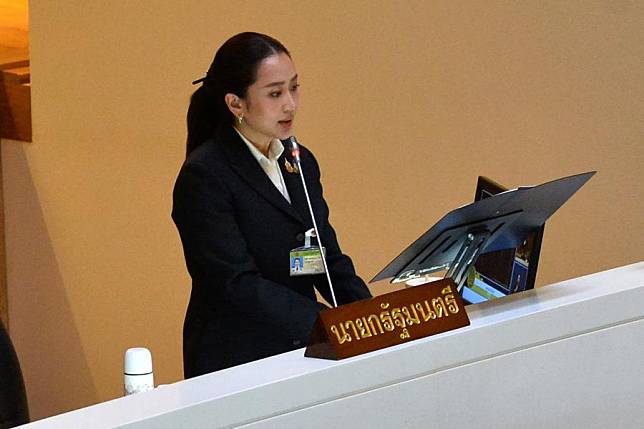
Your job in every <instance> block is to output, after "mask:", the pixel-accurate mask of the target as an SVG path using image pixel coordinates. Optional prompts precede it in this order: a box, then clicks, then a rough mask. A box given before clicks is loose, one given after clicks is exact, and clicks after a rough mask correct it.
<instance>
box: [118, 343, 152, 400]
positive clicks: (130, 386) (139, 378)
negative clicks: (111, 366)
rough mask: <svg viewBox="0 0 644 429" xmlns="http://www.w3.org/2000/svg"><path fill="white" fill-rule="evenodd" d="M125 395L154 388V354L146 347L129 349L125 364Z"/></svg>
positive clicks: (126, 353)
mask: <svg viewBox="0 0 644 429" xmlns="http://www.w3.org/2000/svg"><path fill="white" fill-rule="evenodd" d="M123 376H124V379H125V380H124V382H125V395H132V394H134V393H139V392H146V391H148V390H152V389H154V374H153V372H152V354H151V353H150V350H148V349H146V348H144V347H135V348H131V349H127V351H126V352H125V364H124V366H123Z"/></svg>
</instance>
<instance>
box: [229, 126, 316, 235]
mask: <svg viewBox="0 0 644 429" xmlns="http://www.w3.org/2000/svg"><path fill="white" fill-rule="evenodd" d="M217 134H218V136H219V140H220V142H221V144H222V146H223V150H224V153H225V154H226V156H227V157H228V163H229V164H230V166H231V167H232V169H233V171H235V173H237V174H238V175H239V176H240V177H241V178H242V179H243V180H244V181H245V182H246V183H248V185H249V186H251V187H252V188H253V189H255V190H256V191H257V193H258V194H259V195H261V196H262V197H263V198H265V199H266V200H267V201H268V202H269V203H271V204H273V205H274V206H275V207H277V208H278V209H280V210H282V211H283V212H284V213H286V214H287V215H289V216H291V217H293V218H294V219H296V220H297V221H299V222H300V223H310V221H309V219H310V216H308V215H307V211H304V212H302V202H304V208H305V209H306V208H307V206H306V200H305V199H304V190H303V189H302V183H301V179H300V178H299V175H296V174H293V173H288V172H287V171H286V169H285V166H284V164H285V163H284V161H285V160H286V159H289V158H290V154H288V150H284V152H283V153H282V156H280V157H279V159H278V164H279V166H280V170H281V171H282V176H283V177H284V182H285V183H286V188H287V189H288V193H289V196H290V198H291V204H289V202H288V201H287V200H286V198H284V196H283V195H282V193H281V192H280V191H279V190H278V189H277V188H276V187H275V185H274V184H273V182H271V180H270V179H269V178H268V176H267V175H266V173H265V172H264V170H262V167H261V166H260V165H259V163H258V162H257V160H256V159H255V157H254V156H253V154H252V153H251V152H250V150H249V149H248V147H246V144H245V143H244V142H243V141H242V139H241V138H240V137H239V135H238V134H237V132H236V131H235V130H234V129H233V128H232V127H231V126H222V127H220V128H219V130H218V132H217ZM287 156H288V158H287ZM289 162H291V160H290V159H289ZM303 215H304V216H303Z"/></svg>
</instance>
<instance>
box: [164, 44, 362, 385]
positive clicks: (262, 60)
mask: <svg viewBox="0 0 644 429" xmlns="http://www.w3.org/2000/svg"><path fill="white" fill-rule="evenodd" d="M198 82H201V83H202V86H201V87H200V88H199V89H197V91H195V93H194V94H193V96H192V98H191V101H190V107H189V109H188V148H187V149H188V155H187V158H186V161H185V163H184V164H183V167H182V168H181V171H180V173H179V177H178V179H177V182H176V185H175V189H174V206H173V210H172V218H173V220H174V222H175V224H176V225H177V228H178V230H179V234H180V236H181V241H182V243H183V249H184V253H185V257H186V264H187V266H188V271H189V272H190V275H191V276H192V293H191V297H190V303H189V305H188V310H187V314H186V320H185V323H184V374H185V376H186V378H188V377H194V376H197V375H201V374H205V373H208V372H212V371H216V370H220V369H224V368H228V367H231V366H234V365H239V364H242V363H246V362H250V361H253V360H256V359H261V358H264V357H267V356H272V355H275V354H279V353H284V352H287V351H289V350H294V349H297V348H300V347H303V346H305V345H306V341H307V340H308V336H309V333H310V331H311V328H312V327H313V323H314V322H315V319H316V317H317V315H318V313H319V311H320V310H322V309H324V308H326V307H325V306H324V305H323V304H321V303H318V302H317V300H316V297H315V292H314V286H315V287H316V288H317V289H318V291H319V292H320V294H321V295H322V296H323V297H324V298H325V299H326V300H327V301H329V302H331V294H330V290H329V287H328V282H327V280H326V276H325V274H312V275H301V273H297V275H291V274H292V273H291V265H290V263H289V262H290V256H289V255H290V252H291V250H292V249H296V248H299V247H301V246H303V245H304V239H305V232H306V231H308V230H309V229H310V228H312V221H311V216H310V214H309V211H308V208H307V203H306V200H305V197H304V191H303V187H302V183H301V179H300V177H299V176H298V174H297V169H296V168H295V167H294V160H293V159H291V157H290V154H289V153H288V151H286V150H284V146H283V144H282V142H281V141H280V140H284V139H287V138H288V137H290V136H291V135H292V134H293V121H294V119H295V114H296V112H297V107H298V88H299V84H298V76H297V72H296V70H295V66H294V64H293V61H292V60H291V57H290V54H289V52H288V50H287V49H286V48H285V47H284V46H283V45H282V44H281V43H280V42H278V41H277V40H275V39H273V38H271V37H268V36H266V35H263V34H258V33H241V34H238V35H236V36H234V37H232V38H231V39H229V40H228V41H226V42H225V43H224V44H223V45H222V46H221V48H219V50H218V51H217V53H216V55H215V58H214V60H213V62H212V65H211V66H210V69H209V70H208V73H207V74H206V77H204V78H203V79H200V80H199V81H196V83H198ZM300 154H301V162H302V170H303V171H304V173H305V180H306V183H307V187H308V191H309V195H310V197H311V200H312V206H313V211H314V213H315V219H316V222H317V226H318V230H319V232H320V235H321V238H322V244H323V245H324V246H325V248H326V255H327V266H328V269H329V274H330V276H331V279H332V282H333V286H334V291H335V297H336V299H337V302H338V304H339V305H340V304H344V303H348V302H352V301H355V300H359V299H365V298H369V297H370V296H371V294H370V293H369V290H368V288H367V286H366V285H365V284H364V282H363V281H362V280H361V279H360V278H359V277H358V276H357V275H356V273H355V270H354V267H353V264H352V262H351V260H350V259H349V257H348V256H346V255H344V254H343V253H342V251H341V250H340V247H339V245H338V242H337V240H336V236H335V232H334V230H333V228H332V227H331V225H330V224H329V221H328V214H329V212H328V207H327V205H326V203H325V201H324V198H323V196H322V186H321V184H320V180H319V179H320V170H319V167H318V164H317V162H316V160H315V158H314V157H313V155H312V154H311V152H309V151H308V150H307V149H306V148H305V147H301V148H300ZM291 257H292V255H291Z"/></svg>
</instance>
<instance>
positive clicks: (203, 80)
mask: <svg viewBox="0 0 644 429" xmlns="http://www.w3.org/2000/svg"><path fill="white" fill-rule="evenodd" d="M207 78H208V75H205V76H204V77H202V78H201V79H197V80H193V81H192V84H193V85H196V84H198V83H202V82H205V81H206V79H207Z"/></svg>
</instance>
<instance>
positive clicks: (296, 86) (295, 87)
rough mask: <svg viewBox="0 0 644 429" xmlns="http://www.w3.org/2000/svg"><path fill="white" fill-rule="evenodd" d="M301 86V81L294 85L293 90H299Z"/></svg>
mask: <svg viewBox="0 0 644 429" xmlns="http://www.w3.org/2000/svg"><path fill="white" fill-rule="evenodd" d="M299 88H300V84H299V83H296V84H295V85H293V86H292V87H291V91H297V90H298V89H299Z"/></svg>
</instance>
